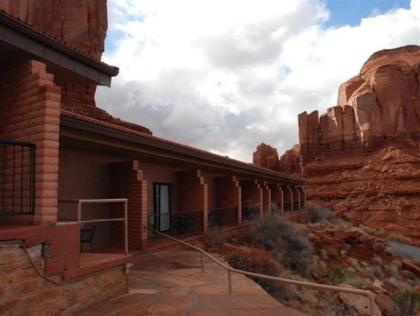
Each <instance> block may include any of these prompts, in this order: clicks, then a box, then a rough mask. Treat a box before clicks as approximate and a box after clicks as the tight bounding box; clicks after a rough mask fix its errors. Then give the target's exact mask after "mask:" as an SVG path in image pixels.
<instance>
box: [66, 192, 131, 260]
mask: <svg viewBox="0 0 420 316" xmlns="http://www.w3.org/2000/svg"><path fill="white" fill-rule="evenodd" d="M59 203H74V204H76V205H77V217H76V221H77V222H78V223H80V224H87V223H105V222H124V253H125V254H126V255H127V254H128V200H127V199H76V200H59ZM107 203H123V204H124V217H119V218H98V219H89V220H82V206H83V205H84V204H107Z"/></svg>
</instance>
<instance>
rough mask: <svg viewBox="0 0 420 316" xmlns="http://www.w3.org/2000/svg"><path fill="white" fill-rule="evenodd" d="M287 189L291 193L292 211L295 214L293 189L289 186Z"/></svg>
mask: <svg viewBox="0 0 420 316" xmlns="http://www.w3.org/2000/svg"><path fill="white" fill-rule="evenodd" d="M287 189H288V190H289V193H290V211H291V212H293V211H294V205H293V189H292V188H291V187H290V186H289V185H288V186H287Z"/></svg>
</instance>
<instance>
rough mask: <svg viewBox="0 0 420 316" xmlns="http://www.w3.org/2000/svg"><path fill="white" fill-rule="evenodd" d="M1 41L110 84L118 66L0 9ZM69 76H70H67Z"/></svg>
mask: <svg viewBox="0 0 420 316" xmlns="http://www.w3.org/2000/svg"><path fill="white" fill-rule="evenodd" d="M0 42H2V43H5V44H7V45H8V46H9V47H13V48H14V49H16V50H19V51H21V52H23V53H25V54H27V55H28V56H30V57H31V58H34V59H37V60H41V61H44V62H45V63H47V64H50V65H52V67H53V68H54V69H64V70H65V71H67V72H70V73H71V74H75V75H76V77H83V78H86V79H88V80H89V81H92V82H94V83H95V84H97V85H103V86H110V85H111V78H112V77H114V76H116V75H117V74H118V68H116V67H112V66H109V65H107V64H105V63H102V62H100V61H97V60H95V59H93V58H91V57H89V56H87V55H85V54H84V53H82V52H81V51H78V50H76V49H74V48H71V47H69V46H66V45H65V43H63V42H61V41H59V40H57V39H54V38H53V37H50V36H48V35H47V34H45V33H42V32H40V31H38V30H36V29H34V28H31V27H30V26H29V25H27V24H25V23H23V22H21V21H20V20H17V19H15V18H13V17H11V16H9V15H8V14H6V13H4V12H1V11H0ZM70 77H71V76H70Z"/></svg>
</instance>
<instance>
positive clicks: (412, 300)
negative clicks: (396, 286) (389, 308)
mask: <svg viewBox="0 0 420 316" xmlns="http://www.w3.org/2000/svg"><path fill="white" fill-rule="evenodd" d="M392 299H393V300H394V302H395V304H396V305H397V306H398V308H399V310H400V312H401V315H402V316H415V315H416V310H417V309H418V308H420V294H418V293H416V292H411V291H408V290H405V291H399V292H396V293H395V294H394V295H393V296H392Z"/></svg>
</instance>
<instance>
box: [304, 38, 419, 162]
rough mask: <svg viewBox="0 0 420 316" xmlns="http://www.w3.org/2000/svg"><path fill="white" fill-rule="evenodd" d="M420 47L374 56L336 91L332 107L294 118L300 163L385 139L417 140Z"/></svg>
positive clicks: (399, 49)
mask: <svg viewBox="0 0 420 316" xmlns="http://www.w3.org/2000/svg"><path fill="white" fill-rule="evenodd" d="M419 78H420V47H419V46H414V45H413V46H405V47H400V48H396V49H390V50H383V51H380V52H377V53H375V54H373V55H372V56H371V57H370V58H369V59H368V61H367V62H366V63H365V64H364V65H363V67H362V69H361V71H360V74H359V75H358V76H356V77H353V78H351V79H350V80H349V81H347V82H345V83H343V84H342V85H341V86H340V88H339V93H338V100H337V106H335V107H332V108H329V109H328V111H327V113H325V114H322V115H321V116H320V117H319V118H318V112H317V111H315V112H312V113H310V114H307V113H306V112H304V113H301V114H300V115H299V118H298V120H299V141H300V145H301V149H302V155H303V158H304V160H308V159H309V160H310V159H311V158H314V157H316V156H317V154H319V153H328V152H336V151H338V150H343V149H348V148H357V147H359V148H364V147H366V146H367V147H372V146H374V145H378V143H379V144H381V143H382V142H383V140H384V139H386V138H400V137H408V138H409V137H413V136H416V137H420V84H419Z"/></svg>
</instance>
